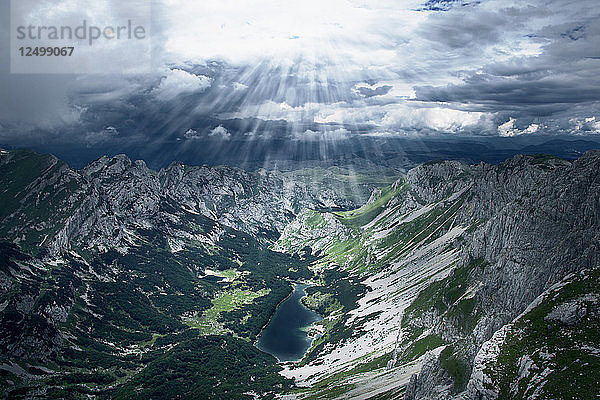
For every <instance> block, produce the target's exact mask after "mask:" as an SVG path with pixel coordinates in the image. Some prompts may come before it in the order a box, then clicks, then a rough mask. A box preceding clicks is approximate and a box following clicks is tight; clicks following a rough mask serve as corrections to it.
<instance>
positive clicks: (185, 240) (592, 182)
mask: <svg viewBox="0 0 600 400" xmlns="http://www.w3.org/2000/svg"><path fill="white" fill-rule="evenodd" d="M0 182H1V186H0V187H1V188H2V189H1V191H0V240H1V242H0V321H1V323H0V358H1V359H0V393H2V394H3V395H4V396H6V397H10V398H73V399H79V398H99V399H100V398H115V399H120V398H123V399H125V398H211V399H225V398H227V399H252V398H286V399H325V398H327V399H337V398H355V399H367V398H370V399H396V398H404V399H407V400H409V399H410V400H412V399H452V398H454V399H533V398H535V399H582V398H590V399H591V398H597V397H599V396H600V391H599V390H598V387H600V386H599V385H600V358H599V357H600V336H599V334H598V332H599V328H600V326H599V322H600V313H599V308H598V304H599V301H600V289H599V286H598V281H599V275H600V269H599V268H598V267H599V266H600V265H599V262H600V260H599V256H600V152H598V151H589V152H587V153H585V154H584V155H582V156H581V157H580V158H578V159H576V160H565V159H561V158H558V157H555V156H548V155H517V156H515V157H513V158H510V159H508V160H506V161H504V162H501V163H498V164H487V163H483V162H482V163H479V164H468V163H465V162H459V161H430V162H427V163H425V164H422V165H419V166H417V167H415V168H412V169H410V170H408V171H407V172H404V170H403V169H402V168H398V169H394V168H392V167H391V166H390V165H386V166H376V165H368V166H364V167H363V168H359V169H356V168H350V167H344V166H325V167H323V166H312V167H310V168H304V169H295V170H287V171H278V170H266V169H256V170H253V171H245V170H242V169H239V168H234V167H226V166H221V167H208V166H203V167H199V166H188V165H184V164H180V163H173V164H171V165H169V166H168V167H166V168H163V169H160V170H152V169H149V168H148V167H147V166H146V164H145V163H144V162H143V161H131V160H130V159H129V158H127V157H126V156H122V155H118V156H115V157H112V158H109V157H101V158H99V159H98V160H96V161H94V162H92V163H90V164H88V165H87V166H85V167H84V168H82V169H79V170H75V169H72V168H71V167H69V166H68V165H67V164H66V163H64V162H62V161H60V160H59V159H57V158H56V157H54V156H51V155H43V154H38V153H34V152H32V151H27V150H11V151H5V150H2V151H1V154H0ZM295 282H303V283H307V284H309V285H310V286H309V287H308V288H307V289H306V291H307V296H306V297H305V298H304V299H303V303H304V305H305V306H306V307H308V308H310V309H312V310H314V311H316V312H318V313H319V314H320V315H321V316H322V317H323V319H322V320H321V321H319V322H317V323H315V324H314V326H313V327H312V329H311V333H312V334H313V336H314V340H313V343H312V345H311V347H310V349H309V350H308V351H307V353H306V354H305V356H304V358H303V359H302V360H300V361H299V362H288V363H279V362H278V361H277V360H276V359H275V358H274V357H273V356H271V355H268V354H266V353H263V352H261V351H260V350H258V349H257V348H256V347H255V346H254V345H253V343H254V342H255V341H256V339H257V337H258V335H260V332H261V330H262V328H263V327H264V326H265V325H266V324H267V323H268V321H269V319H270V318H271V316H272V315H273V314H274V312H275V310H276V309H277V305H278V304H279V303H280V302H281V301H282V300H283V299H285V298H286V297H287V296H288V295H289V294H290V292H291V291H292V285H293V283H295Z"/></svg>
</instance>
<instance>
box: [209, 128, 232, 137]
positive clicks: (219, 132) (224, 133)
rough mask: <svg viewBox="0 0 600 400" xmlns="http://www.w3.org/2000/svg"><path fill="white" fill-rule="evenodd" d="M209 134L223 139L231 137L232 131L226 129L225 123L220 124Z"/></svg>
mask: <svg viewBox="0 0 600 400" xmlns="http://www.w3.org/2000/svg"><path fill="white" fill-rule="evenodd" d="M208 136H211V137H216V138H220V139H223V140H229V139H231V133H229V131H228V130H227V129H225V127H224V126H223V125H219V126H217V127H216V128H214V129H213V130H211V131H210V133H209V134H208Z"/></svg>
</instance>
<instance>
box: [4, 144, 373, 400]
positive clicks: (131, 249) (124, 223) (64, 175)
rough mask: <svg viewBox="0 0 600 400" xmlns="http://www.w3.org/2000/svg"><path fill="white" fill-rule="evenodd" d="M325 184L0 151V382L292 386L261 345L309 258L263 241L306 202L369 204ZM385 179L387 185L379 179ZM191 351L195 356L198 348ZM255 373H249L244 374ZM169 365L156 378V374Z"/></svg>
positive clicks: (171, 393) (170, 393)
mask: <svg viewBox="0 0 600 400" xmlns="http://www.w3.org/2000/svg"><path fill="white" fill-rule="evenodd" d="M344 172H345V173H347V174H349V172H348V171H342V170H341V169H330V170H326V171H321V173H320V175H321V177H320V180H326V179H328V180H330V182H331V185H330V187H323V186H322V185H320V184H319V180H317V181H314V180H313V181H311V180H299V179H296V178H295V176H294V175H297V174H300V173H304V174H308V173H310V171H304V172H301V171H296V172H295V173H294V174H287V175H286V174H282V173H279V172H267V171H262V170H261V171H257V172H245V171H242V170H239V169H235V168H228V167H218V168H208V167H189V166H184V165H172V166H170V167H169V168H167V169H165V170H161V171H152V170H149V169H148V168H146V166H145V164H144V163H143V162H142V161H136V162H132V161H130V160H129V159H127V158H126V157H124V156H116V157H114V158H107V157H103V158H100V159H99V160H97V161H95V162H93V163H91V164H90V165H88V166H87V167H86V168H84V169H82V170H78V171H75V170H72V169H70V168H69V167H68V166H67V165H66V164H64V163H63V162H61V161H60V160H57V159H56V158H54V157H52V156H48V155H40V154H36V153H32V152H28V151H14V152H5V151H2V152H1V154H0V181H1V183H2V191H1V192H0V205H1V207H0V239H1V240H0V393H2V396H9V397H16V398H19V397H25V398H89V397H90V396H91V397H96V398H131V397H132V396H135V397H140V398H156V397H157V396H166V397H177V396H184V397H198V396H199V397H202V398H215V399H219V398H224V397H227V398H234V399H235V398H244V399H245V398H252V396H253V394H254V395H261V396H263V397H266V398H269V397H272V395H273V392H280V391H282V390H284V388H286V387H288V386H289V384H290V382H289V380H286V379H284V378H283V377H281V376H280V375H278V374H277V371H278V369H279V367H278V366H277V365H276V360H275V359H274V358H273V357H271V356H269V355H267V354H264V353H261V352H260V351H258V350H257V349H256V348H254V347H253V346H252V341H253V340H254V339H255V338H256V335H257V334H258V333H259V331H260V329H261V327H262V326H264V324H265V323H266V322H267V321H268V319H269V318H270V316H271V315H272V313H273V312H274V309H275V307H276V305H277V304H278V303H279V302H280V301H281V300H282V299H283V298H285V297H286V296H287V294H288V293H289V291H290V290H291V286H290V284H289V283H288V281H297V280H301V279H308V278H309V277H310V276H311V273H310V271H309V270H308V269H307V267H306V265H307V264H308V262H309V261H310V260H309V259H307V258H304V259H301V258H298V257H290V256H287V255H285V254H282V253H275V252H272V251H270V250H268V249H267V245H268V244H269V243H271V242H272V241H273V240H274V239H275V238H277V237H278V236H279V231H280V230H283V227H284V226H285V225H286V223H287V222H289V221H291V220H293V218H294V217H295V213H298V212H299V211H300V210H301V209H302V208H304V207H312V208H323V207H334V208H346V207H352V206H353V205H354V204H356V202H364V201H366V199H367V198H368V196H369V195H370V193H371V191H372V189H373V187H375V185H376V184H375V183H374V182H376V181H377V179H379V178H378V177H377V176H375V177H368V176H362V177H361V176H360V175H353V177H354V178H355V179H358V180H360V181H361V182H358V184H357V185H354V190H352V191H347V190H337V188H338V187H345V186H346V185H347V183H348V181H347V180H346V179H345V178H343V179H340V176H344ZM379 184H381V183H379ZM192 350H193V354H192V355H190V351H192ZM240 371H244V372H240ZM157 377H158V378H157Z"/></svg>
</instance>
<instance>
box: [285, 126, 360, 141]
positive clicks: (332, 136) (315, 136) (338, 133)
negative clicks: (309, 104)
mask: <svg viewBox="0 0 600 400" xmlns="http://www.w3.org/2000/svg"><path fill="white" fill-rule="evenodd" d="M349 137H350V131H349V130H348V129H346V128H338V129H335V130H324V131H313V130H310V129H307V130H306V131H304V132H302V133H301V132H296V133H294V134H293V135H292V139H294V140H299V141H307V142H316V141H322V140H326V141H330V140H332V141H339V140H346V139H348V138H349Z"/></svg>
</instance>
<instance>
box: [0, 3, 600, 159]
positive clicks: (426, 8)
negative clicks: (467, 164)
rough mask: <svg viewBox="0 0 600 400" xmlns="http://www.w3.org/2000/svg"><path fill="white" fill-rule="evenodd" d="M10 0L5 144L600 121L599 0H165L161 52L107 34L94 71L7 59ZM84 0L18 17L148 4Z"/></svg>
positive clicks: (154, 27) (90, 144)
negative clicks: (24, 69) (28, 68)
mask: <svg viewBox="0 0 600 400" xmlns="http://www.w3.org/2000/svg"><path fill="white" fill-rule="evenodd" d="M0 1H1V2H2V3H1V4H2V9H1V10H0V15H2V17H1V18H2V20H1V21H0V22H1V25H0V26H1V27H0V33H1V34H2V43H1V46H2V53H1V54H0V62H1V69H0V85H1V87H2V90H1V91H0V143H2V144H4V145H28V144H37V145H39V144H40V143H47V144H49V145H50V144H52V145H57V146H58V145H60V144H61V143H63V144H64V145H67V144H68V145H73V144H75V143H76V144H79V145H80V146H81V148H87V149H90V148H98V149H99V148H103V146H104V147H107V146H108V147H110V146H112V147H115V146H116V147H119V146H125V144H128V145H132V144H135V145H136V146H154V147H155V148H160V147H161V146H162V147H163V148H164V145H165V143H169V144H170V145H172V146H178V147H181V146H184V147H185V146H198V145H199V144H200V143H204V142H221V143H226V142H231V141H235V140H253V141H260V140H261V139H263V140H264V139H272V138H280V139H282V140H288V141H292V142H321V141H325V142H333V143H337V142H343V141H347V140H351V139H352V138H355V137H364V138H367V137H373V138H387V137H448V136H474V137H475V136H476V137H490V138H492V137H535V136H545V135H559V136H570V137H573V136H577V137H584V136H585V137H596V136H597V135H600V73H599V72H600V46H598V43H600V7H598V2H597V0H580V1H569V0H562V1H548V0H545V1H538V0H525V1H506V0H480V1H468V0H464V1H453V0H421V1H413V0H394V1H393V0H304V1H302V2H281V1H274V0H244V1H243V0H236V1H233V0H203V1H190V0H187V1H186V0H157V1H154V2H152V3H151V6H152V7H151V20H149V21H148V24H147V25H148V26H147V30H148V34H149V37H150V39H151V44H152V46H151V47H152V48H151V50H150V51H151V62H148V61H147V58H144V57H143V55H142V54H141V53H137V52H136V50H135V49H134V47H132V44H131V42H130V41H129V42H128V41H121V42H118V43H116V42H112V43H98V44H96V45H94V47H93V49H90V51H91V52H92V53H93V60H94V63H95V65H96V66H97V65H101V66H103V68H101V69H100V71H99V72H101V73H91V74H74V73H69V74H67V73H64V74H11V73H10V60H11V57H15V54H14V51H13V50H14V49H13V50H11V49H10V35H11V34H13V33H14V32H13V29H12V28H11V13H10V12H9V11H10V1H7V0H0ZM21 4H22V3H21ZM89 4H90V3H89V2H84V1H83V0H36V1H35V2H33V3H31V5H30V7H20V9H19V10H18V11H15V10H14V9H13V10H12V11H13V15H12V20H13V22H14V19H15V18H16V17H22V18H25V19H27V20H28V21H31V20H34V21H45V18H46V19H47V18H50V16H52V18H55V19H56V18H58V19H59V20H64V21H69V23H75V21H78V20H80V19H82V18H84V17H85V18H86V19H87V20H89V21H92V22H93V23H97V24H108V23H110V22H111V21H123V20H125V19H128V18H131V16H132V15H134V16H136V17H139V16H138V15H136V12H138V13H139V10H141V9H142V7H144V6H145V5H147V4H149V3H148V2H140V0H129V1H127V2H123V1H121V2H118V1H116V0H98V1H96V2H93V4H94V6H93V7H92V6H89ZM124 4H125V5H124ZM136 10H137V11H136ZM15 12H17V13H18V14H19V15H17V16H15ZM36 18H37V19H36ZM13 28H14V27H13ZM109 66H113V68H112V69H110V72H107V73H102V72H103V71H109V68H108V67H109ZM105 67H106V68H105ZM96 72H98V71H96ZM155 151H157V150H155Z"/></svg>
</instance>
